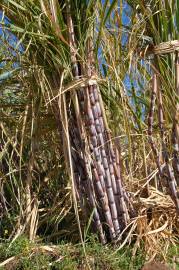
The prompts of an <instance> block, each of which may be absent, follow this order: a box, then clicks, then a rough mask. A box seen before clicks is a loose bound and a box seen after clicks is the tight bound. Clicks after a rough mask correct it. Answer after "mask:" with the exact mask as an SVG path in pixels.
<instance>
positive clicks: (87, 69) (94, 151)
mask: <svg viewBox="0 0 179 270" xmlns="http://www.w3.org/2000/svg"><path fill="white" fill-rule="evenodd" d="M66 11H67V15H66V19H67V27H68V42H69V47H70V56H71V64H72V70H73V77H74V80H79V79H80V78H83V77H87V78H88V79H89V83H88V84H87V85H86V86H85V87H81V88H79V89H78V90H74V91H73V93H72V100H73V102H74V111H75V116H73V115H70V114H71V113H70V112H67V113H68V115H69V119H70V118H71V124H69V125H70V129H69V134H70V145H68V147H70V149H71V150H70V155H71V156H72V164H70V166H72V169H71V173H72V174H73V177H74V182H75V191H76V194H77V197H78V198H79V199H80V201H81V204H83V200H85V201H86V203H87V205H88V206H89V210H88V212H89V214H91V213H93V214H92V215H93V218H92V220H93V225H94V227H95V229H96V231H98V233H99V236H100V239H101V242H102V243H106V241H107V239H108V240H115V239H116V238H118V237H119V235H120V233H121V232H122V230H123V229H125V227H126V226H127V224H128V222H129V220H130V217H131V216H133V215H134V211H133V208H132V204H131V201H130V198H129V196H128V194H127V192H126V191H125V189H124V186H123V184H122V179H121V168H120V161H119V153H118V151H117V149H116V147H115V146H114V145H113V143H112V140H111V136H110V132H109V129H108V126H107V121H106V118H105V113H104V108H103V102H102V99H101V96H100V92H99V88H98V84H97V81H94V82H93V83H90V78H94V77H95V75H96V74H95V67H94V64H93V61H94V59H93V58H94V56H93V42H92V39H91V36H90V37H89V38H88V41H87V46H86V58H87V59H86V64H82V63H80V62H79V59H78V54H77V46H76V40H75V29H74V26H73V20H72V16H71V6H70V2H69V1H68V3H67V7H66ZM74 123H76V124H74ZM84 142H85V143H84ZM68 160H70V157H69V156H68ZM90 212H91V213H90Z"/></svg>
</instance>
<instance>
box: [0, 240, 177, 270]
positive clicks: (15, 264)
mask: <svg viewBox="0 0 179 270" xmlns="http://www.w3.org/2000/svg"><path fill="white" fill-rule="evenodd" d="M45 245H47V243H45ZM40 246H42V244H39V243H38V244H37V243H31V242H30V241H29V240H28V239H27V238H25V237H19V238H18V239H16V240H15V241H14V242H13V243H1V245H0V262H2V261H4V260H6V259H8V258H10V257H12V256H15V259H14V260H13V261H12V262H11V263H10V264H8V265H7V266H6V268H5V267H4V268H0V269H1V270H2V269H4V270H6V269H8V270H9V269H18V270H30V269H31V270H35V269H36V270H38V269H39V270H40V269H47V270H48V269H49V270H50V269H52V270H63V269H65V270H71V269H74V270H77V269H81V270H85V269H88V266H87V261H88V265H89V266H90V268H91V269H92V270H93V269H94V270H100V269H104V270H128V269H130V270H139V269H141V267H142V266H143V264H144V263H145V254H144V252H143V250H142V249H140V251H138V252H137V254H136V255H135V256H134V257H132V247H125V248H123V249H121V250H119V251H116V249H115V248H114V247H112V246H110V245H107V246H103V245H101V244H100V243H99V242H98V241H97V239H96V238H95V237H94V236H93V237H90V238H89V239H88V240H87V241H86V257H85V256H84V252H83V248H82V246H81V244H76V245H74V244H69V243H64V242H61V243H59V244H58V245H56V246H55V248H54V246H52V245H50V244H49V245H48V246H49V247H51V248H54V252H50V251H49V252H45V251H42V250H41V249H40ZM177 254H178V248H177V247H173V246H172V247H171V248H169V252H168V255H167V261H168V264H170V265H171V266H172V264H173V258H175V257H177ZM176 269H177V270H178V269H179V265H176Z"/></svg>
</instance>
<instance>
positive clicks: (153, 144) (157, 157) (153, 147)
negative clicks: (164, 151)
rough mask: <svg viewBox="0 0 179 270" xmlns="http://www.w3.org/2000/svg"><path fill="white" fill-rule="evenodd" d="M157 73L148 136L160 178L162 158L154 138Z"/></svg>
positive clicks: (153, 81) (153, 88) (153, 85)
mask: <svg viewBox="0 0 179 270" xmlns="http://www.w3.org/2000/svg"><path fill="white" fill-rule="evenodd" d="M157 87H158V85H157V74H156V73H154V74H153V78H152V93H151V101H150V110H149V117H148V137H149V142H150V144H151V148H152V151H153V154H154V157H155V162H156V165H157V168H158V172H159V176H160V180H161V179H162V178H163V173H162V170H161V166H160V159H159V155H158V151H157V148H156V145H155V143H154V140H153V121H154V111H155V101H156V95H157Z"/></svg>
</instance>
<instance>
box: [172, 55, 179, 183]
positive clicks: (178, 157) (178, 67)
mask: <svg viewBox="0 0 179 270" xmlns="http://www.w3.org/2000/svg"><path fill="white" fill-rule="evenodd" d="M175 78H176V79H175V88H176V97H177V101H176V112H175V117H174V123H173V129H172V144H173V169H174V173H175V177H176V181H177V184H178V185H179V55H178V52H176V53H175Z"/></svg>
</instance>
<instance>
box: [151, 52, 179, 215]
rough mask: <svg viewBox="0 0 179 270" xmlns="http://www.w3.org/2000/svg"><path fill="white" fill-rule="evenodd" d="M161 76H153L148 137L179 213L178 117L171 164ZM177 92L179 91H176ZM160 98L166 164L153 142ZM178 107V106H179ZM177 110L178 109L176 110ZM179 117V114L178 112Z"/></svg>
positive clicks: (163, 151) (173, 138)
mask: <svg viewBox="0 0 179 270" xmlns="http://www.w3.org/2000/svg"><path fill="white" fill-rule="evenodd" d="M175 65H176V69H175V70H176V74H175V76H176V89H178V72H177V69H178V53H176V61H175ZM159 78H160V76H159V74H156V70H155V71H154V74H153V84H152V91H151V102H150V110H149V117H148V136H149V142H150V144H151V148H152V151H153V154H154V157H155V161H156V165H157V168H158V172H159V177H160V185H162V186H165V183H164V178H166V180H167V188H168V190H169V193H170V195H171V198H172V200H173V202H174V203H175V206H176V210H177V212H178V213H179V195H178V192H177V182H178V180H177V178H178V165H179V164H178V134H177V129H178V127H177V122H178V121H177V119H176V118H177V117H175V119H174V124H173V132H172V143H173V147H174V151H173V163H172V165H173V166H172V165H171V164H170V158H169V153H168V151H167V147H166V145H165V141H164V116H163V109H162V94H161V87H159V82H160V80H159ZM176 92H177V91H176ZM156 98H158V123H159V129H160V138H161V144H162V160H163V162H164V164H161V162H160V160H161V159H160V155H159V153H158V151H157V147H156V145H155V143H154V141H153V137H152V134H153V121H154V111H155V101H156ZM177 106H178V105H177ZM176 110H177V108H176ZM176 115H177V112H176Z"/></svg>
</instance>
